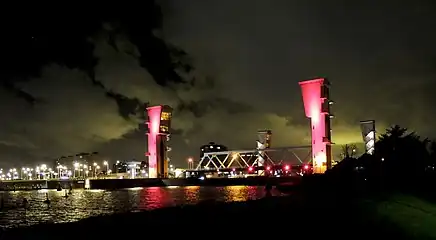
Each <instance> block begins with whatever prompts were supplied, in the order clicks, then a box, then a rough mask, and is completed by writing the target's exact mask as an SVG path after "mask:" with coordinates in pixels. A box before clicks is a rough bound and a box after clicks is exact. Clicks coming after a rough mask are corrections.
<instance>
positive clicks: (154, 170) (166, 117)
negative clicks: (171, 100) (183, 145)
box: [146, 105, 172, 178]
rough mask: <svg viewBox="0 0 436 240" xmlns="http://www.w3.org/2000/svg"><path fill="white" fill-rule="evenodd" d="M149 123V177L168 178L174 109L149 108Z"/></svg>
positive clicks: (162, 107) (165, 107) (164, 107)
mask: <svg viewBox="0 0 436 240" xmlns="http://www.w3.org/2000/svg"><path fill="white" fill-rule="evenodd" d="M147 114H148V121H147V122H146V124H147V125H148V132H147V135H148V152H147V153H146V156H148V177H149V178H166V177H168V157H167V152H168V150H169V148H168V146H167V142H168V140H169V135H170V129H171V115H172V108H171V107H169V106H166V105H165V106H154V107H148V108H147Z"/></svg>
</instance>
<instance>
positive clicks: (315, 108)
mask: <svg viewBox="0 0 436 240" xmlns="http://www.w3.org/2000/svg"><path fill="white" fill-rule="evenodd" d="M299 84H300V87H301V91H302V95H303V102H304V110H305V114H306V117H308V118H310V127H311V131H312V164H313V171H314V173H324V172H325V171H326V170H327V169H330V168H331V165H332V157H331V155H332V154H331V127H330V118H331V117H332V116H331V114H330V104H332V103H333V102H331V101H330V100H329V83H328V81H327V79H324V78H318V79H313V80H307V81H302V82H300V83H299Z"/></svg>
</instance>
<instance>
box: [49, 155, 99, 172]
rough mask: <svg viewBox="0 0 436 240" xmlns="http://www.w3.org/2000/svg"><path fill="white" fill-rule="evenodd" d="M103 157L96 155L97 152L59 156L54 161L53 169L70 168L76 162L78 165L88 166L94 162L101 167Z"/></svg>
mask: <svg viewBox="0 0 436 240" xmlns="http://www.w3.org/2000/svg"><path fill="white" fill-rule="evenodd" d="M103 161H104V159H103V157H102V156H100V155H99V154H98V152H90V153H78V154H74V155H68V156H61V157H59V158H58V159H56V160H55V161H54V166H53V167H52V168H53V169H56V168H57V166H59V165H62V166H67V167H69V168H72V167H73V165H74V163H75V162H77V163H79V164H86V165H90V164H93V163H94V162H95V163H97V164H98V165H103Z"/></svg>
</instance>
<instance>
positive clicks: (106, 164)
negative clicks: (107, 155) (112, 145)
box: [103, 161, 109, 175]
mask: <svg viewBox="0 0 436 240" xmlns="http://www.w3.org/2000/svg"><path fill="white" fill-rule="evenodd" d="M103 165H105V166H106V175H107V174H108V172H109V163H108V162H107V161H104V162H103Z"/></svg>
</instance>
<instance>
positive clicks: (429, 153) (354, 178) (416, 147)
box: [327, 125, 436, 195]
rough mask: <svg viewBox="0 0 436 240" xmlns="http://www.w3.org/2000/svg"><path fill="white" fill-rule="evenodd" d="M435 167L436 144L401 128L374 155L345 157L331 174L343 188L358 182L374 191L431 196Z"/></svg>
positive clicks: (382, 140)
mask: <svg viewBox="0 0 436 240" xmlns="http://www.w3.org/2000/svg"><path fill="white" fill-rule="evenodd" d="M347 155H348V154H347ZM435 166H436V142H435V141H431V140H429V139H428V138H423V137H421V136H419V135H418V134H416V133H415V132H409V131H408V130H407V129H406V128H402V127H400V126H398V125H397V126H393V127H391V128H389V129H387V130H386V132H385V133H384V134H382V135H381V136H380V137H379V138H378V139H377V141H376V144H375V152H374V154H373V155H368V154H363V155H361V156H360V157H356V156H353V155H348V156H345V158H344V159H343V160H342V161H341V162H340V163H338V164H337V165H336V166H335V167H334V168H333V169H331V170H330V171H329V172H328V173H327V175H328V176H331V177H333V178H334V179H336V180H338V182H337V184H338V185H342V186H344V185H347V186H350V185H349V184H350V183H356V182H357V183H359V184H360V185H358V186H365V187H366V189H369V190H374V191H375V190H383V191H390V190H395V191H408V192H414V193H420V194H426V195H429V194H431V191H430V190H431V189H432V186H433V183H434V182H435V179H436V170H435ZM353 187H355V188H356V185H353Z"/></svg>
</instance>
